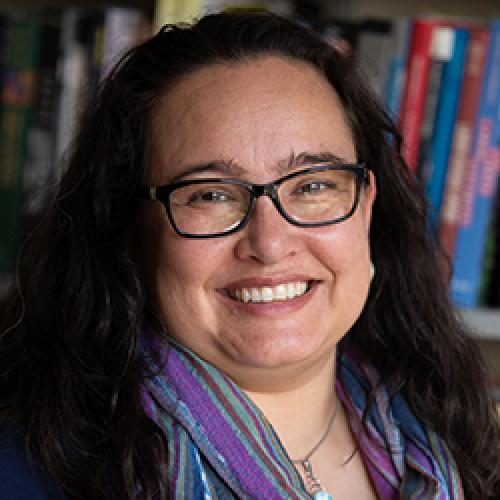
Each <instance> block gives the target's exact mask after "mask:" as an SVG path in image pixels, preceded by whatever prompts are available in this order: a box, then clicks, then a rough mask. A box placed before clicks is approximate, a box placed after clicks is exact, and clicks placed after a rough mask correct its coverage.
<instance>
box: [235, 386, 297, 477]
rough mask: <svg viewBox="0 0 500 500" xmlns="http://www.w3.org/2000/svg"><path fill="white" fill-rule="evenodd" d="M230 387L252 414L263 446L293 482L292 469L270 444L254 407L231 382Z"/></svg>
mask: <svg viewBox="0 0 500 500" xmlns="http://www.w3.org/2000/svg"><path fill="white" fill-rule="evenodd" d="M229 388H230V389H231V392H232V393H233V394H234V395H235V396H236V398H238V401H239V402H240V403H241V404H242V405H243V407H244V408H245V410H246V411H247V413H248V414H249V415H250V417H251V419H252V421H253V423H254V425H255V427H256V429H257V431H258V432H259V436H260V439H261V442H262V444H263V446H264V447H265V449H266V450H267V452H268V453H269V454H270V455H271V456H272V457H274V459H275V461H276V465H278V466H279V467H280V470H281V471H282V472H283V473H284V474H285V475H286V477H287V479H288V482H289V483H290V484H293V478H292V476H291V474H290V471H289V470H288V468H287V467H285V466H284V465H283V464H282V463H281V460H282V458H281V457H280V456H279V455H278V453H277V452H276V450H274V449H273V447H272V446H270V445H269V443H268V440H267V436H266V433H265V432H264V429H263V428H262V424H261V423H260V422H259V420H258V419H257V417H256V416H255V415H254V412H253V409H252V408H250V407H249V406H248V403H247V401H246V400H245V399H244V398H243V397H242V395H241V394H240V392H239V391H237V390H235V387H234V386H233V385H232V384H229Z"/></svg>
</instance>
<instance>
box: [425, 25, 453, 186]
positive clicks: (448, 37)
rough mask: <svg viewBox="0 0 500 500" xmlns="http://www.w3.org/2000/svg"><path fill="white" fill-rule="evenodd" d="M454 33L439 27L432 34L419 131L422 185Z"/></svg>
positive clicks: (430, 153)
mask: <svg viewBox="0 0 500 500" xmlns="http://www.w3.org/2000/svg"><path fill="white" fill-rule="evenodd" d="M454 40H455V31H454V30H453V28H451V27H447V26H439V27H436V29H435V30H434V31H433V33H432V44H431V67H430V70H429V83H428V85H427V96H426V98H425V105H424V112H423V115H422V125H421V129H420V147H419V155H418V168H417V174H418V177H419V178H420V179H422V181H423V184H424V185H425V184H426V183H427V179H428V177H429V174H430V172H429V169H430V163H431V156H432V136H433V132H434V129H435V124H436V113H437V109H438V101H439V95H440V90H441V82H442V79H443V71H444V68H445V67H446V63H447V62H448V61H449V60H450V59H451V57H452V53H453V45H454Z"/></svg>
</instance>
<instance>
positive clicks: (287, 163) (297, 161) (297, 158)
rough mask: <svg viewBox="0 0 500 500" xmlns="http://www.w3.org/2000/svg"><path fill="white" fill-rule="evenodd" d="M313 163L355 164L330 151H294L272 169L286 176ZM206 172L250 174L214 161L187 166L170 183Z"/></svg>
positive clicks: (226, 162)
mask: <svg viewBox="0 0 500 500" xmlns="http://www.w3.org/2000/svg"><path fill="white" fill-rule="evenodd" d="M311 163H332V164H334V165H338V164H342V163H353V162H348V161H347V160H346V159H345V158H342V157H341V156H338V155H336V154H334V153H331V152H328V151H324V152H318V153H313V152H308V151H303V152H301V153H299V154H295V153H294V152H293V151H292V153H291V154H290V156H289V157H288V158H286V159H284V160H281V161H278V162H277V163H276V164H275V165H271V166H270V168H272V169H273V170H274V171H275V172H276V173H277V174H278V175H284V174H286V173H288V172H289V171H290V170H292V169H294V168H297V167H302V166H305V165H310V164H311ZM204 172H217V173H222V174H224V175H227V176H231V177H244V176H245V174H246V173H248V170H247V169H245V168H244V167H242V166H241V165H239V164H238V163H237V162H236V161H235V160H213V161H211V162H209V163H200V164H196V165H189V166H186V167H185V168H184V169H183V170H182V172H179V173H178V174H177V175H175V176H174V177H173V178H172V179H170V182H169V183H172V182H176V181H179V180H181V179H184V178H185V177H188V176H190V175H193V174H199V173H204Z"/></svg>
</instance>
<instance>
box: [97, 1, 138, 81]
mask: <svg viewBox="0 0 500 500" xmlns="http://www.w3.org/2000/svg"><path fill="white" fill-rule="evenodd" d="M145 23H146V20H145V14H144V12H143V11H142V10H140V9H136V8H132V7H130V8H129V7H109V8H107V9H106V11H105V15H104V40H103V49H102V65H101V79H103V78H106V76H107V75H108V73H109V71H110V70H111V68H112V67H113V66H114V65H115V63H117V62H118V60H119V59H120V57H121V56H122V55H123V54H124V53H125V52H126V51H127V50H128V49H129V48H131V47H133V46H134V45H135V44H137V43H138V42H139V40H140V39H141V35H143V34H142V32H141V30H142V29H144V25H145Z"/></svg>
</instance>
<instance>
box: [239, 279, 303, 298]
mask: <svg viewBox="0 0 500 500" xmlns="http://www.w3.org/2000/svg"><path fill="white" fill-rule="evenodd" d="M307 289H308V286H307V282H306V281H299V282H296V283H286V284H285V283H283V284H280V285H276V286H274V287H270V286H264V287H262V288H237V289H234V290H231V291H230V295H231V297H232V298H233V299H236V300H239V301H241V302H254V303H258V302H273V301H274V300H287V299H294V298H295V297H299V296H300V295H304V293H306V291H307Z"/></svg>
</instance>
